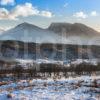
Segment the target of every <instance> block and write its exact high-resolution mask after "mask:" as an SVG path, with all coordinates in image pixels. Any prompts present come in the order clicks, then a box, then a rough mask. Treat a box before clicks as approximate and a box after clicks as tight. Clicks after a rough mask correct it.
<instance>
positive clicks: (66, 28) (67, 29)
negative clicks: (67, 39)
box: [48, 23, 98, 36]
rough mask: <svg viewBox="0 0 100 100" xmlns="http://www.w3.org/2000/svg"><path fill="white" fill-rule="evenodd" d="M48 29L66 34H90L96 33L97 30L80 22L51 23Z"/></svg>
mask: <svg viewBox="0 0 100 100" xmlns="http://www.w3.org/2000/svg"><path fill="white" fill-rule="evenodd" d="M48 29H49V30H51V31H54V32H55V33H60V34H61V33H62V32H64V33H66V35H73V36H74V35H76V36H79V35H85V36H87V35H88V36H92V35H94V36H95V35H98V32H97V31H95V30H94V29H92V28H90V27H88V26H86V25H84V24H81V23H74V24H71V23H52V24H51V25H50V26H49V27H48Z"/></svg>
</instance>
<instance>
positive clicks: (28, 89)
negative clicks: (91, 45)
mask: <svg viewBox="0 0 100 100" xmlns="http://www.w3.org/2000/svg"><path fill="white" fill-rule="evenodd" d="M95 80H96V81H95ZM0 100H100V76H95V77H90V76H81V77H76V78H72V77H69V78H66V79H65V78H61V79H56V78H53V79H51V78H48V79H32V80H19V81H16V82H12V81H11V82H8V83H7V84H6V85H1V86H0Z"/></svg>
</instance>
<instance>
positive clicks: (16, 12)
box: [0, 3, 53, 20]
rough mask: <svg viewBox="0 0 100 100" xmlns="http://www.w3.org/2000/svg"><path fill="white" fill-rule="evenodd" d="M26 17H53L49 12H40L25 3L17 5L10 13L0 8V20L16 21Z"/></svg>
mask: <svg viewBox="0 0 100 100" xmlns="http://www.w3.org/2000/svg"><path fill="white" fill-rule="evenodd" d="M28 16H43V17H47V18H51V17H52V16H53V14H52V12H50V11H45V10H44V11H40V10H38V9H37V8H36V7H34V6H32V4H31V3H25V4H23V5H17V6H16V7H15V8H13V9H12V10H11V11H8V10H7V9H5V8H0V19H1V20H3V19H9V20H18V19H19V17H28Z"/></svg>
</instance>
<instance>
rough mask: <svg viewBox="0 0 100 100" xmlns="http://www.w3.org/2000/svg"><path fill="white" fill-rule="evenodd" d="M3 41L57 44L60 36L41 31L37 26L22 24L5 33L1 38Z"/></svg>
mask: <svg viewBox="0 0 100 100" xmlns="http://www.w3.org/2000/svg"><path fill="white" fill-rule="evenodd" d="M0 39H1V40H19V41H24V42H36V43H41V42H56V41H57V40H58V39H59V36H58V35H57V34H55V33H54V32H51V31H48V30H44V29H41V28H39V27H37V26H34V25H31V24H28V23H22V24H20V25H18V26H16V27H15V28H13V29H11V30H9V31H6V32H4V33H3V34H2V35H1V36H0Z"/></svg>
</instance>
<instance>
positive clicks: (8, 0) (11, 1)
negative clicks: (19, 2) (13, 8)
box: [0, 0, 15, 5]
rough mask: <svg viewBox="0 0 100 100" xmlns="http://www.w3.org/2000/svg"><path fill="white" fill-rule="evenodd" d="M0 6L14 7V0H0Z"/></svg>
mask: <svg viewBox="0 0 100 100" xmlns="http://www.w3.org/2000/svg"><path fill="white" fill-rule="evenodd" d="M0 4H1V5H8V4H9V5H14V4H15V0H0Z"/></svg>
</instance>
